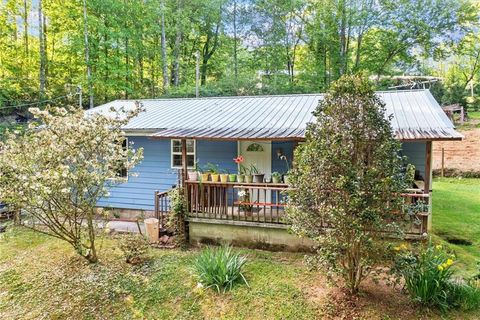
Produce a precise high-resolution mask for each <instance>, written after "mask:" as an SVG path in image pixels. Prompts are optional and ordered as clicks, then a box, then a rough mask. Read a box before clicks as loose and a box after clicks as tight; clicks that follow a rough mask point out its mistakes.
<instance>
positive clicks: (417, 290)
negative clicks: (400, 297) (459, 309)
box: [393, 241, 455, 309]
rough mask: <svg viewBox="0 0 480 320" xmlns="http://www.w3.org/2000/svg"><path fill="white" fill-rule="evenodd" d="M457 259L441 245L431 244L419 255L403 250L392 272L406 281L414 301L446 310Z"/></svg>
mask: <svg viewBox="0 0 480 320" xmlns="http://www.w3.org/2000/svg"><path fill="white" fill-rule="evenodd" d="M402 249H403V248H399V250H402ZM454 258H455V257H454V256H453V255H451V254H448V253H447V252H446V251H445V250H444V249H443V247H442V246H440V245H434V244H433V243H432V242H431V241H430V242H429V243H428V245H427V247H426V248H425V249H420V250H419V252H412V251H409V250H406V251H404V252H403V251H402V252H401V253H400V254H399V255H398V256H397V258H396V259H395V265H394V268H393V272H394V273H395V274H396V275H397V276H399V277H400V278H401V279H403V280H404V281H405V289H406V290H407V292H408V294H409V295H410V298H411V299H412V300H413V301H415V302H418V303H420V304H422V305H424V306H431V307H439V308H441V309H447V308H448V307H449V304H448V294H449V292H448V290H449V282H450V281H451V278H452V275H453V270H452V269H451V266H452V264H453V262H454Z"/></svg>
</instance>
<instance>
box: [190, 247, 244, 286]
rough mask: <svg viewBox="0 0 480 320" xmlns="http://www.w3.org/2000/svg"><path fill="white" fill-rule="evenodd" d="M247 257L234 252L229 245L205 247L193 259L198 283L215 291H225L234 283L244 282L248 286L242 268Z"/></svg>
mask: <svg viewBox="0 0 480 320" xmlns="http://www.w3.org/2000/svg"><path fill="white" fill-rule="evenodd" d="M246 262H247V258H245V257H244V256H241V255H240V254H239V253H235V252H234V251H233V250H232V248H231V247H230V246H226V245H225V246H221V247H218V248H213V247H206V248H205V249H203V250H202V252H201V253H200V255H199V256H198V258H197V259H196V261H195V266H194V267H195V271H196V274H197V276H198V278H199V280H200V283H201V284H202V285H204V286H206V287H207V288H214V289H216V290H217V292H219V293H220V292H223V293H225V292H226V291H227V290H231V289H232V288H233V287H234V285H235V284H237V283H244V284H246V285H247V286H248V283H247V280H246V279H245V277H244V275H243V273H242V268H243V266H244V265H245V263H246Z"/></svg>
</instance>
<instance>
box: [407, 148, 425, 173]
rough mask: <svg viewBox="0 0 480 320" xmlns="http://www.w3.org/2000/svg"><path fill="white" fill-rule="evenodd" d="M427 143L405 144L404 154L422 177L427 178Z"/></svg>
mask: <svg viewBox="0 0 480 320" xmlns="http://www.w3.org/2000/svg"><path fill="white" fill-rule="evenodd" d="M426 147H427V145H426V142H423V141H421V142H403V143H402V154H403V155H404V156H406V157H407V161H408V162H409V163H411V164H413V165H414V166H415V169H416V170H418V171H419V172H420V175H421V176H422V177H425V161H426V158H425V151H426Z"/></svg>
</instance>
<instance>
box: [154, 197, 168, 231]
mask: <svg viewBox="0 0 480 320" xmlns="http://www.w3.org/2000/svg"><path fill="white" fill-rule="evenodd" d="M170 190H172V189H170ZM170 190H168V191H164V192H159V191H155V194H154V199H155V200H154V201H155V218H157V219H158V221H159V224H160V226H161V227H163V226H164V221H165V218H166V216H167V215H168V214H169V213H170V209H171V207H170V198H169V196H168V193H169V192H170Z"/></svg>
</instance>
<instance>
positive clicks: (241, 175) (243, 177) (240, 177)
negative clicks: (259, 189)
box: [237, 174, 245, 183]
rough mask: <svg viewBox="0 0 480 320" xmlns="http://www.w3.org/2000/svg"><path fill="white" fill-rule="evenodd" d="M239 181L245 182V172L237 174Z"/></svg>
mask: <svg viewBox="0 0 480 320" xmlns="http://www.w3.org/2000/svg"><path fill="white" fill-rule="evenodd" d="M237 182H238V183H243V182H245V175H243V174H237Z"/></svg>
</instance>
